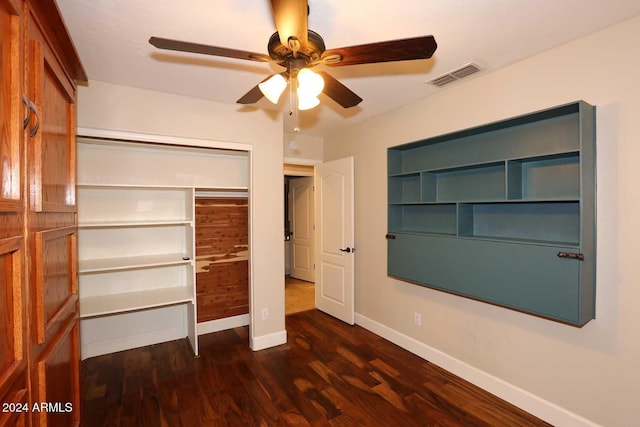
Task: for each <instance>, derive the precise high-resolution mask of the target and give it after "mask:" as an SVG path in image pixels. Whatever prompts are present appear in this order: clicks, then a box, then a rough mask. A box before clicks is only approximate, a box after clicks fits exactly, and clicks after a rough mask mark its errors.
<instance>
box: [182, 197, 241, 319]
mask: <svg viewBox="0 0 640 427" xmlns="http://www.w3.org/2000/svg"><path fill="white" fill-rule="evenodd" d="M248 208H249V202H248V199H247V198H245V197H243V198H237V197H234V198H223V197H196V200H195V214H196V245H195V246H196V300H197V305H198V322H199V323H201V322H207V321H210V320H217V319H223V318H226V317H232V316H237V315H241V314H248V313H249V209H248Z"/></svg>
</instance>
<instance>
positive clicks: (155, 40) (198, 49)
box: [149, 37, 271, 62]
mask: <svg viewBox="0 0 640 427" xmlns="http://www.w3.org/2000/svg"><path fill="white" fill-rule="evenodd" d="M149 43H151V44H152V45H153V46H155V47H157V48H158V49H167V50H176V51H178V52H191V53H202V54H205V55H214V56H224V57H226V58H236V59H246V60H249V61H258V62H269V61H270V60H271V58H269V55H263V54H261V53H254V52H247V51H244V50H237V49H229V48H226V47H218V46H209V45H206V44H199V43H191V42H183V41H180V40H171V39H164V38H161V37H151V38H150V39H149Z"/></svg>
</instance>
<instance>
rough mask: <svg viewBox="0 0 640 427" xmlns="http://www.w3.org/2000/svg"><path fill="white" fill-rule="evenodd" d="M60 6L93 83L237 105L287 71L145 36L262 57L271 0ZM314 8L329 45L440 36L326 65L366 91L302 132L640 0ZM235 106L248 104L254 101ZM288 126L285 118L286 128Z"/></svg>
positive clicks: (323, 111)
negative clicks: (370, 59) (408, 48)
mask: <svg viewBox="0 0 640 427" xmlns="http://www.w3.org/2000/svg"><path fill="white" fill-rule="evenodd" d="M57 3H58V6H59V8H60V10H61V11H62V15H63V17H64V19H65V22H66V24H67V27H68V29H69V32H70V33H71V37H72V39H73V40H74V43H75V45H76V48H77V49H78V52H79V54H80V58H81V60H82V62H83V64H84V67H85V69H86V71H87V74H88V76H89V79H90V81H91V80H99V81H103V82H109V83H115V84H119V85H125V86H133V87H138V88H143V89H151V90H156V91H162V92H169V93H174V94H180V95H186V96H192V97H198V98H205V99H211V100H215V101H221V102H227V103H235V101H236V100H237V99H238V98H240V97H241V96H242V95H243V94H244V93H245V92H247V91H248V90H249V89H251V88H252V87H253V86H255V85H256V84H257V83H258V82H259V81H261V80H262V79H263V78H264V77H266V76H267V75H269V74H271V73H273V72H280V71H282V70H283V69H282V68H280V67H279V66H277V65H275V64H270V63H258V62H252V61H243V60H238V59H229V58H220V57H213V56H206V55H198V54H188V53H180V52H172V51H162V50H158V49H156V48H154V47H153V46H151V45H150V44H149V43H148V40H149V37H150V36H157V37H164V38H170V39H178V40H184V41H190V42H196V43H202V44H209V45H214V46H222V47H229V48H234V49H240V50H246V51H252V52H256V53H264V54H266V53H267V41H268V39H269V37H270V36H271V34H272V33H273V32H274V31H275V26H274V23H273V18H272V16H271V9H270V2H269V1H268V0H253V1H250V0H181V1H176V0H57ZM309 8H310V14H309V29H311V30H314V31H316V32H318V33H320V35H321V36H322V37H323V38H324V41H325V44H326V46H327V49H333V48H338V47H345V46H352V45H358V44H363V43H372V42H377V41H383V40H392V39H400V38H407V37H415V36H420V35H434V36H435V38H436V41H437V43H438V49H437V50H436V53H435V55H434V56H433V58H431V59H425V60H416V61H404V62H395V63H384V64H368V65H354V66H347V67H334V68H329V67H325V66H322V65H321V66H319V67H323V68H324V69H325V71H328V72H330V73H331V74H332V75H333V76H334V77H336V78H338V79H339V80H340V81H341V82H342V83H343V84H345V85H346V86H347V87H349V88H350V89H351V90H353V91H354V92H356V93H357V94H358V95H360V96H361V97H362V98H363V99H364V101H363V102H362V103H361V104H360V105H358V106H356V107H353V108H350V109H346V110H345V109H343V108H341V107H340V106H338V105H337V104H336V103H335V102H333V100H331V99H330V98H327V97H326V96H324V95H321V97H320V100H321V105H320V106H318V107H316V108H314V109H313V110H309V111H304V112H301V113H300V114H301V122H300V125H301V133H302V134H306V135H312V136H326V135H328V134H330V133H332V132H335V131H337V130H339V129H341V128H343V127H345V126H349V125H351V124H355V123H357V122H360V121H362V120H364V119H367V118H370V117H372V116H374V115H377V114H380V113H383V112H385V111H389V110H392V109H396V108H398V107H400V106H402V105H405V104H408V103H411V102H413V101H416V100H417V99H420V98H424V97H427V96H429V95H430V94H433V93H435V92H436V91H440V90H446V88H440V89H438V88H435V87H434V86H432V85H429V84H426V83H425V82H426V81H429V80H431V79H433V78H435V77H438V76H440V75H441V74H444V73H446V72H448V71H451V70H453V69H455V68H458V67H461V66H462V65H464V64H467V63H469V62H474V63H476V64H478V65H480V67H481V68H482V69H483V71H482V73H487V72H490V71H492V70H496V69H498V68H501V67H504V66H506V65H508V64H511V63H514V62H516V61H519V60H522V59H524V58H526V57H529V56H532V55H535V54H537V53H540V52H542V51H545V50H548V49H551V48H553V47H555V46H558V45H561V44H563V43H566V42H568V41H571V40H573V39H576V38H578V37H581V36H583V35H586V34H589V33H592V32H594V31H597V30H599V29H601V28H604V27H606V26H609V25H611V24H614V23H616V22H619V21H622V20H624V19H627V18H630V17H632V16H634V15H636V14H638V13H640V1H638V0H610V1H603V0H562V1H559V0H481V1H480V0H349V1H344V0H309ZM611 48H612V49H615V46H611ZM593 55H594V59H595V58H597V55H598V52H594V53H593ZM477 75H479V74H477ZM477 75H476V76H477ZM471 78H473V76H472V77H470V78H469V79H471ZM454 84H456V85H459V84H464V80H463V81H459V82H456V83H454ZM286 98H287V97H286V96H283V97H282V99H281V100H280V103H279V105H278V106H274V105H273V104H271V103H269V101H267V100H266V99H264V98H263V99H262V100H261V101H260V102H258V103H257V104H255V107H257V108H261V109H280V110H282V111H287V110H288V104H287V102H286ZM237 105H238V110H241V111H242V110H246V109H248V108H249V109H251V108H253V107H247V106H241V105H239V104H237ZM291 130H292V124H291V123H288V122H286V121H285V132H290V131H291Z"/></svg>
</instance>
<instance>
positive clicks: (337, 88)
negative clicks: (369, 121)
mask: <svg viewBox="0 0 640 427" xmlns="http://www.w3.org/2000/svg"><path fill="white" fill-rule="evenodd" d="M316 73H317V74H320V75H321V76H322V79H323V80H324V89H323V90H322V92H323V93H324V94H325V95H327V96H328V97H329V98H331V99H333V100H334V101H336V102H337V103H338V104H340V105H341V106H342V107H344V108H350V107H355V106H356V105H358V104H359V103H361V102H362V98H360V97H359V96H358V95H356V94H355V93H354V92H353V91H352V90H351V89H349V88H348V87H346V86H345V85H343V84H342V83H340V82H339V81H338V80H336V79H335V78H333V77H332V76H331V75H330V74H328V73H326V72H324V71H316Z"/></svg>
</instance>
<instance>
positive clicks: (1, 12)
mask: <svg viewBox="0 0 640 427" xmlns="http://www.w3.org/2000/svg"><path fill="white" fill-rule="evenodd" d="M21 15H22V12H21V4H20V2H19V1H16V0H0V402H2V403H3V404H4V403H7V404H12V405H14V407H13V408H14V409H15V408H28V405H29V391H28V380H27V378H28V374H27V365H28V360H27V342H28V331H29V327H28V322H27V319H28V317H27V313H26V310H27V306H26V297H27V293H26V282H25V259H26V258H25V257H26V244H25V238H24V237H23V236H24V212H25V209H24V197H23V190H24V186H23V185H22V182H23V181H22V180H23V172H24V169H23V160H24V151H23V148H22V147H23V144H22V141H23V139H22V119H23V117H24V115H25V114H26V109H25V108H23V103H22V93H23V88H24V86H23V81H22V71H23V61H22V58H23V56H22V50H21V42H22V29H23V26H22V16H21ZM25 405H26V406H25ZM9 409H11V408H9ZM26 424H27V413H26V412H22V413H21V412H15V411H14V412H11V411H10V412H0V426H24V425H26Z"/></svg>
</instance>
